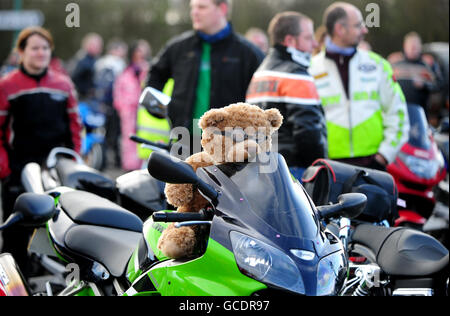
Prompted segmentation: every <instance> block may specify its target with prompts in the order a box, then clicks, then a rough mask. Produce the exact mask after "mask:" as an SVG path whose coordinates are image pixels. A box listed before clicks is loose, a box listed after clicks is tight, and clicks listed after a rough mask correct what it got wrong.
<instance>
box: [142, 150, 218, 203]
mask: <svg viewBox="0 0 450 316" xmlns="http://www.w3.org/2000/svg"><path fill="white" fill-rule="evenodd" d="M147 170H148V172H149V173H150V175H151V176H152V177H154V178H155V179H157V180H159V181H163V182H166V183H174V184H183V183H189V184H193V185H195V186H197V187H198V189H199V190H200V191H201V192H202V193H203V194H205V195H206V196H207V197H208V198H210V199H211V200H215V199H216V198H217V196H218V193H217V191H216V190H214V188H213V187H211V186H210V185H208V184H207V183H205V182H204V181H202V180H201V179H200V178H199V177H198V176H197V174H196V173H195V172H194V169H192V167H191V166H190V165H189V164H187V163H186V162H184V161H182V160H180V159H177V158H175V157H172V156H169V155H168V154H164V153H160V152H156V151H154V152H152V154H151V155H150V158H149V160H148V165H147Z"/></svg>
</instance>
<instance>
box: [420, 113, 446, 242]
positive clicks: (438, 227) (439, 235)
mask: <svg viewBox="0 0 450 316" xmlns="http://www.w3.org/2000/svg"><path fill="white" fill-rule="evenodd" d="M448 127H449V126H448V116H447V117H446V118H444V119H443V120H442V122H441V125H440V127H439V128H438V130H437V131H436V133H434V139H435V140H436V143H437V145H438V147H439V149H440V150H441V152H442V153H443V155H444V158H445V166H446V170H447V175H446V176H445V179H443V180H442V181H441V182H439V184H438V185H437V186H435V187H434V189H433V192H434V196H435V198H436V204H435V206H434V210H433V213H432V214H431V216H430V218H428V220H427V221H426V223H425V224H424V226H423V231H424V232H426V233H428V234H430V235H432V236H434V237H435V238H436V239H438V240H439V241H441V242H442V243H443V244H444V245H445V246H446V247H447V249H449V247H450V242H449V173H448V161H449V156H448V152H449V150H448V149H449V145H448V142H449V137H448V136H449V135H448Z"/></svg>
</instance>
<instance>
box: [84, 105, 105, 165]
mask: <svg viewBox="0 0 450 316" xmlns="http://www.w3.org/2000/svg"><path fill="white" fill-rule="evenodd" d="M78 108H79V111H80V117H81V121H82V123H83V127H84V132H83V133H84V137H83V139H82V144H81V154H82V156H83V159H84V160H85V161H86V164H87V165H88V166H90V167H92V168H94V169H97V170H101V169H102V168H103V167H104V163H105V159H106V157H105V152H104V142H105V133H106V132H105V123H106V116H105V114H104V113H103V111H102V110H101V107H100V104H99V103H98V102H96V101H89V102H80V103H79V104H78Z"/></svg>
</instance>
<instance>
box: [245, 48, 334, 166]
mask: <svg viewBox="0 0 450 316" xmlns="http://www.w3.org/2000/svg"><path fill="white" fill-rule="evenodd" d="M308 66H309V59H308V58H305V55H304V54H302V53H301V52H299V51H294V50H290V49H288V48H287V47H285V46H282V45H275V47H273V48H272V49H271V50H270V52H269V54H268V56H267V57H266V59H265V60H264V61H263V63H262V64H261V66H260V67H259V69H258V70H257V72H256V73H255V74H254V77H253V79H252V82H251V83H250V86H249V90H248V93H247V102H249V103H253V104H256V105H258V106H260V107H261V108H263V109H268V108H277V109H278V110H280V112H281V114H282V115H283V117H284V121H283V125H282V126H281V128H280V129H279V131H278V151H279V152H280V154H282V155H283V156H284V158H285V159H286V162H287V163H288V165H289V166H290V167H304V168H306V167H308V166H309V165H311V164H312V163H313V162H314V161H315V160H316V159H319V158H326V156H327V151H328V149H327V146H328V144H327V130H326V121H325V115H324V111H323V109H322V105H321V102H320V98H319V95H318V93H317V90H316V87H315V84H314V80H313V78H312V77H311V76H310V75H309V73H308V71H307V68H308Z"/></svg>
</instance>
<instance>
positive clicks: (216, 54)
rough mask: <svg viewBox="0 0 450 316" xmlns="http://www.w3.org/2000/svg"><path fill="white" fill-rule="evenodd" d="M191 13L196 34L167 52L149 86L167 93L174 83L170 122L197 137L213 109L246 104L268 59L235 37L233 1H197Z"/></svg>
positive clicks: (178, 41)
mask: <svg viewBox="0 0 450 316" xmlns="http://www.w3.org/2000/svg"><path fill="white" fill-rule="evenodd" d="M190 8H191V19H192V27H193V30H191V31H188V32H185V33H183V34H181V35H179V36H177V37H175V38H174V39H172V40H170V41H169V42H168V44H167V45H166V46H165V47H164V48H163V50H162V51H161V52H160V53H159V55H158V56H157V57H156V58H155V61H154V63H153V65H152V69H151V72H150V76H149V81H148V85H149V86H151V87H153V88H155V89H158V90H162V89H163V87H164V85H165V83H166V82H167V80H168V79H169V78H173V79H174V82H175V84H174V89H173V93H172V101H171V102H170V104H169V106H168V115H169V118H170V120H171V122H172V126H173V127H174V128H175V127H184V128H186V129H188V130H189V131H191V132H192V131H193V127H195V126H196V125H195V123H194V120H195V119H199V118H200V117H201V116H202V115H203V113H205V112H206V111H208V110H209V109H211V108H220V107H224V106H227V105H229V104H232V103H237V102H244V101H245V96H246V92H247V88H248V84H249V83H250V80H251V78H252V76H253V73H254V72H255V71H256V69H257V68H258V66H259V64H260V63H261V61H262V60H263V58H264V54H263V53H262V52H261V51H260V50H259V49H258V48H257V47H256V46H254V45H253V44H251V43H250V42H248V41H247V40H246V39H245V38H244V37H242V36H240V35H238V34H236V33H235V32H234V31H233V28H232V26H231V24H230V23H229V22H228V16H229V15H230V4H229V0H191V2H190ZM194 132H195V130H194ZM191 145H192V144H191ZM189 147H191V148H192V146H189ZM197 148H198V147H197ZM190 154H192V152H191V153H183V155H182V156H185V155H186V156H187V155H190Z"/></svg>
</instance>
